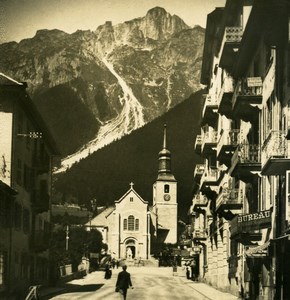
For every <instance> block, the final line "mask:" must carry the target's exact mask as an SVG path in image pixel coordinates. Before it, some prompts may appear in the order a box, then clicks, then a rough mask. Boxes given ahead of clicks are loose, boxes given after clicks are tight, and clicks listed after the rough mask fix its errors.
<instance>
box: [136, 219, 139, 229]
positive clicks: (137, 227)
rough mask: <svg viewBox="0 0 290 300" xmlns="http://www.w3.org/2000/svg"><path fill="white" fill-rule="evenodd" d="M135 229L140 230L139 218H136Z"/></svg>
mask: <svg viewBox="0 0 290 300" xmlns="http://www.w3.org/2000/svg"><path fill="white" fill-rule="evenodd" d="M135 230H136V231H137V230H139V219H136V220H135Z"/></svg>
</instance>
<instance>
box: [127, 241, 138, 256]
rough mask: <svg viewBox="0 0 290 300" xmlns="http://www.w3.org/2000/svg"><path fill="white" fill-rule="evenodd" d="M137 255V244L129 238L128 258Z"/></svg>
mask: <svg viewBox="0 0 290 300" xmlns="http://www.w3.org/2000/svg"><path fill="white" fill-rule="evenodd" d="M135 256H136V246H135V241H134V240H131V239H130V240H128V241H127V242H126V258H127V259H133V258H135Z"/></svg>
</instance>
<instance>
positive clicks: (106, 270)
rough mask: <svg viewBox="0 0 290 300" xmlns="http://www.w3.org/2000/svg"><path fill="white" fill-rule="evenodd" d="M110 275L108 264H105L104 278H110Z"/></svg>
mask: <svg viewBox="0 0 290 300" xmlns="http://www.w3.org/2000/svg"><path fill="white" fill-rule="evenodd" d="M111 276H112V271H111V270H110V265H109V264H106V268H105V279H110V278H111Z"/></svg>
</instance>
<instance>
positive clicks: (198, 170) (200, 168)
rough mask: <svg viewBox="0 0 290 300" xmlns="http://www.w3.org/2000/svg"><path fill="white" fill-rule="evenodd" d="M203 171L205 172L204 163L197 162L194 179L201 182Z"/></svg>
mask: <svg viewBox="0 0 290 300" xmlns="http://www.w3.org/2000/svg"><path fill="white" fill-rule="evenodd" d="M203 172H204V164H196V165H195V169H194V174H193V178H194V180H195V181H197V182H199V181H200V178H201V176H202V174H203Z"/></svg>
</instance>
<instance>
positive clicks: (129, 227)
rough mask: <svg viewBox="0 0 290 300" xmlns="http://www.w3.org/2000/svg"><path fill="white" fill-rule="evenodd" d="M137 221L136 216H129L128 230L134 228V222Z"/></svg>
mask: <svg viewBox="0 0 290 300" xmlns="http://www.w3.org/2000/svg"><path fill="white" fill-rule="evenodd" d="M134 223H135V218H134V216H132V215H131V216H129V217H128V230H134V227H135V226H134V225H135V224H134Z"/></svg>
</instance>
